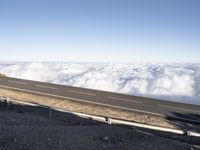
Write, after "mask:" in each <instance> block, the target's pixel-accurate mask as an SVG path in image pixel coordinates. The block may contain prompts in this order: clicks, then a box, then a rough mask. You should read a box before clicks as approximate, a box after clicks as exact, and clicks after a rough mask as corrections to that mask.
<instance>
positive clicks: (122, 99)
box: [108, 97, 142, 104]
mask: <svg viewBox="0 0 200 150" xmlns="http://www.w3.org/2000/svg"><path fill="white" fill-rule="evenodd" d="M108 98H110V99H116V100H121V101H127V102H133V103H139V104H141V103H142V102H140V101H134V100H129V99H124V98H118V97H108Z"/></svg>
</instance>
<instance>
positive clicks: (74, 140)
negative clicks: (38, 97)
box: [0, 103, 199, 150]
mask: <svg viewBox="0 0 200 150" xmlns="http://www.w3.org/2000/svg"><path fill="white" fill-rule="evenodd" d="M187 142H188V141H187V140H186V141H185V138H175V136H171V135H168V136H166V135H163V134H161V133H155V132H153V131H145V130H142V129H137V128H133V127H127V126H116V125H107V124H104V123H100V122H96V121H94V120H91V119H83V118H79V117H77V116H73V115H69V114H67V113H63V112H62V113H61V112H57V111H53V112H52V118H51V119H49V118H48V112H47V110H45V109H43V108H39V107H32V106H22V105H12V106H11V108H10V109H9V110H8V109H6V107H5V104H4V103H1V104H0V150H44V149H48V150H79V149H83V150H100V149H106V150H110V149H115V150H133V149H154V150H156V149H172V150H173V149H174V150H177V149H181V150H191V149H199V148H198V146H196V147H195V146H192V145H191V144H187ZM195 143H196V145H197V143H198V141H196V142H195Z"/></svg>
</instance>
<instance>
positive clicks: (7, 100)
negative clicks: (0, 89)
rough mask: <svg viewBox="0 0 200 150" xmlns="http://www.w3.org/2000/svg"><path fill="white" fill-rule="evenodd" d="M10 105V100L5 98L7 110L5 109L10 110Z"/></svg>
mask: <svg viewBox="0 0 200 150" xmlns="http://www.w3.org/2000/svg"><path fill="white" fill-rule="evenodd" d="M10 105H11V101H10V99H9V98H8V97H7V98H6V108H7V109H10Z"/></svg>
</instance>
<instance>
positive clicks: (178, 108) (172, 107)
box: [158, 105, 200, 113]
mask: <svg viewBox="0 0 200 150" xmlns="http://www.w3.org/2000/svg"><path fill="white" fill-rule="evenodd" d="M158 106H159V107H164V108H171V109H177V110H184V111H191V112H196V113H200V111H198V110H191V109H186V108H180V107H174V106H165V105H158Z"/></svg>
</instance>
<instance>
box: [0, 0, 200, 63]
mask: <svg viewBox="0 0 200 150" xmlns="http://www.w3.org/2000/svg"><path fill="white" fill-rule="evenodd" d="M0 60H1V61H70V62H71V61H73V62H200V1H199V0H17V1H16V0H1V1H0Z"/></svg>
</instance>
